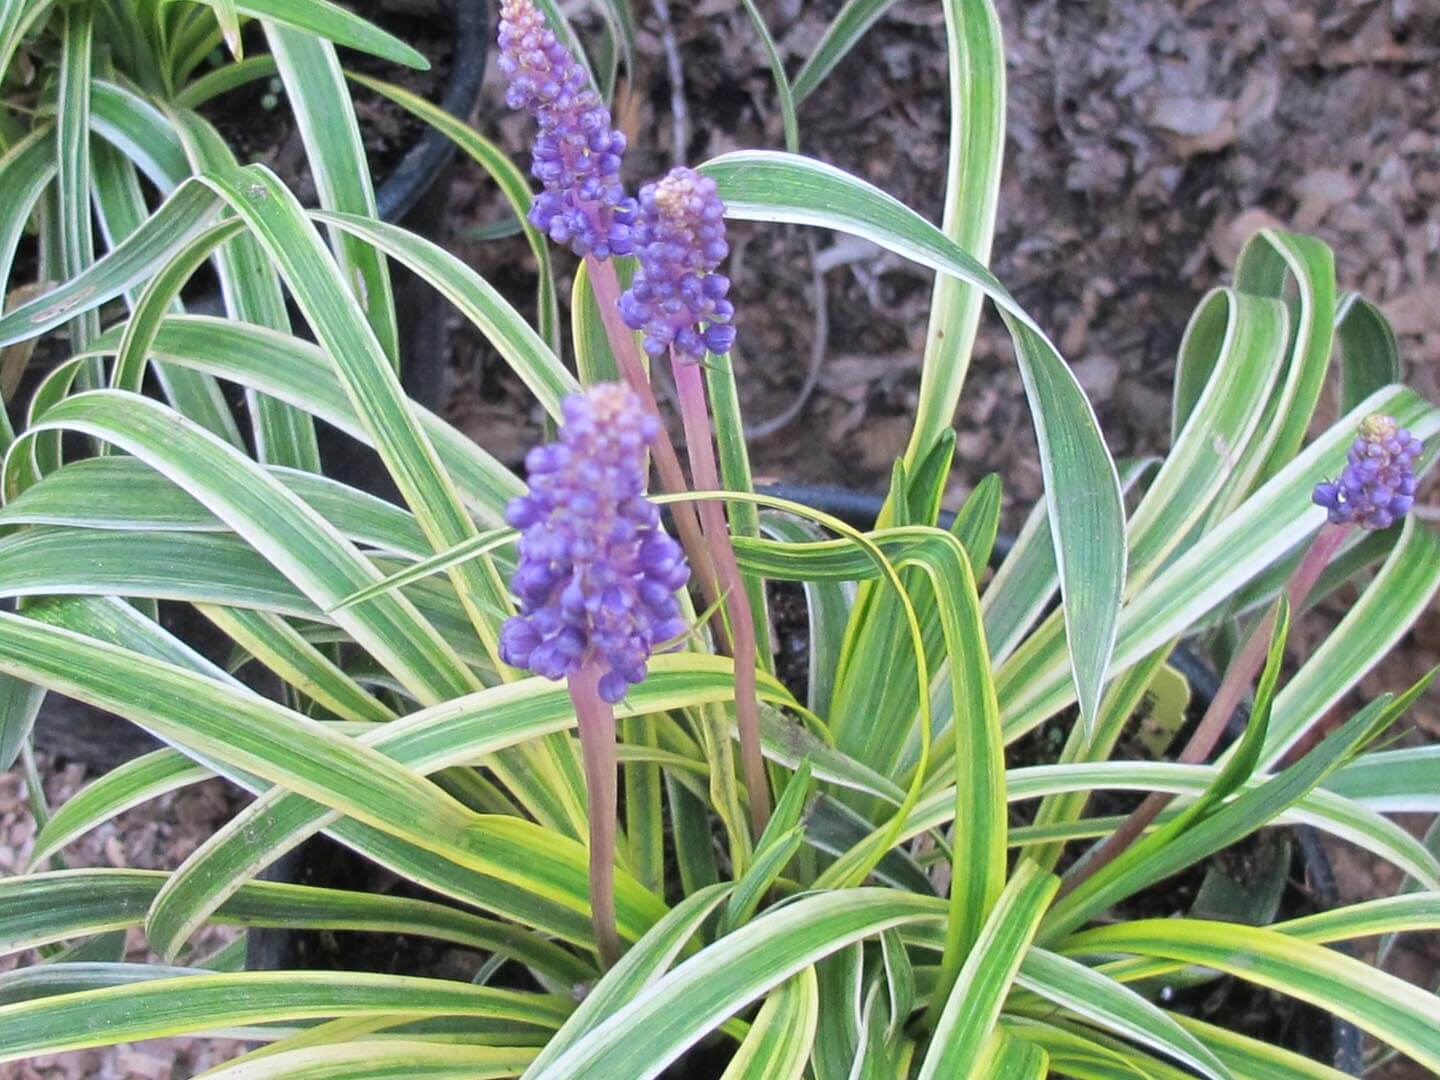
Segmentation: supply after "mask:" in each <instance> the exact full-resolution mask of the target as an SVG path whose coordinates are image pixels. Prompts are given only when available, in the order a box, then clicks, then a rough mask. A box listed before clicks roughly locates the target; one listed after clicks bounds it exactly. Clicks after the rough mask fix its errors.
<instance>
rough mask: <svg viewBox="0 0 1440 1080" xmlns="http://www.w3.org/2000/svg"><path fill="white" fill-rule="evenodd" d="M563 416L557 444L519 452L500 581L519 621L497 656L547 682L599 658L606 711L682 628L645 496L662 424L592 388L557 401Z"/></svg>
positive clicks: (669, 554) (680, 565)
mask: <svg viewBox="0 0 1440 1080" xmlns="http://www.w3.org/2000/svg"><path fill="white" fill-rule="evenodd" d="M564 419H565V422H564V424H563V425H562V427H561V429H560V441H559V442H554V443H549V444H547V445H545V446H537V447H535V449H533V450H531V451H530V453H529V454H527V455H526V457H525V467H526V469H527V470H528V472H529V478H530V491H529V493H528V494H525V495H521V496H519V497H518V498H516V499H513V500H512V501H511V503H510V506H509V507H508V508H507V510H506V513H505V516H506V519H507V520H508V521H509V522H510V524H511V525H513V526H514V527H515V528H517V529H519V530H521V533H520V563H519V565H518V566H517V567H516V569H515V574H514V576H513V577H512V578H511V579H510V591H511V592H513V593H514V594H515V596H516V597H517V598H518V599H519V601H520V614H519V615H516V616H513V617H512V618H510V619H507V620H506V622H505V625H504V626H503V627H502V628H501V631H500V655H501V658H502V659H503V660H504V661H505V662H506V663H507V664H512V665H514V666H515V667H519V668H526V669H528V670H530V671H533V672H534V673H535V674H537V675H543V676H544V677H545V678H547V679H563V678H566V677H567V676H570V675H573V674H575V673H576V672H577V671H579V670H580V668H581V667H582V666H584V665H585V664H587V663H591V662H598V663H599V664H600V665H601V666H602V668H603V669H604V674H603V675H602V676H601V678H600V696H601V697H602V698H604V699H605V700H606V701H609V702H611V703H614V702H616V701H619V700H620V699H621V698H622V697H624V696H625V690H626V687H627V686H629V685H631V684H633V683H638V682H640V681H641V680H642V679H644V678H645V665H646V661H647V660H648V659H649V658H650V654H651V653H652V652H653V651H654V650H655V649H656V647H658V646H659V645H661V644H663V643H664V642H666V641H669V640H672V639H674V638H678V637H679V636H680V635H682V634H683V633H684V632H685V630H686V626H685V622H684V620H682V619H681V618H680V606H679V603H678V602H677V601H676V599H675V592H676V590H677V589H680V588H683V587H684V585H685V583H686V581H688V580H689V578H690V567H689V565H688V564H687V563H686V561H685V556H684V553H683V552H682V551H681V550H680V545H679V544H677V543H676V542H675V541H674V540H672V539H671V538H670V537H669V536H667V535H666V534H665V532H664V530H663V529H662V528H661V526H660V514H659V511H658V510H656V508H655V504H654V503H652V502H651V501H650V500H649V499H647V498H646V497H645V469H646V462H645V448H646V447H647V446H648V445H649V444H650V443H652V442H653V441H654V440H655V438H656V437H657V436H658V435H659V434H660V427H659V422H658V421H657V420H656V419H655V417H654V416H653V415H651V414H650V413H649V412H647V411H646V409H645V407H644V406H643V405H642V404H641V403H640V399H639V398H638V397H636V396H635V394H634V393H632V392H631V391H630V390H629V389H627V388H626V387H624V386H621V385H619V384H617V383H601V384H599V385H596V386H592V387H589V388H588V389H587V390H585V391H584V393H580V394H572V395H571V396H570V397H568V398H566V399H565V403H564Z"/></svg>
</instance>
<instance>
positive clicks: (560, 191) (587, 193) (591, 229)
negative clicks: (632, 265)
mask: <svg viewBox="0 0 1440 1080" xmlns="http://www.w3.org/2000/svg"><path fill="white" fill-rule="evenodd" d="M499 64H500V70H501V71H502V72H503V73H504V75H505V78H506V79H507V80H509V83H510V88H509V90H508V91H507V92H506V95H505V103H506V104H507V105H509V106H510V107H511V108H512V109H527V110H529V112H530V115H532V116H533V117H535V120H536V122H537V123H538V124H539V125H540V134H539V135H538V136H536V138H535V145H534V147H533V148H532V153H533V159H532V163H531V166H530V172H531V175H533V176H534V177H535V178H536V179H537V180H539V181H540V183H541V184H542V185H543V187H544V190H543V191H542V192H541V193H540V194H539V195H537V196H536V197H535V203H534V205H532V206H531V208H530V215H529V216H530V223H531V224H532V225H534V226H535V227H536V228H537V229H539V230H540V231H541V232H543V233H545V234H547V235H548V236H549V237H550V239H551V240H553V241H555V243H557V244H564V245H565V246H567V247H569V248H570V249H571V250H572V251H574V252H575V254H576V255H579V256H581V257H582V258H583V257H584V256H586V255H594V256H595V257H596V258H598V259H607V258H609V257H610V256H611V255H627V254H629V253H630V250H631V238H630V226H631V224H632V223H633V222H634V220H635V209H636V208H635V200H634V199H632V198H630V197H629V196H628V195H626V194H625V188H624V186H623V185H622V184H621V183H620V157H621V155H622V154H624V152H625V136H624V135H623V134H621V133H620V132H618V131H616V130H615V129H614V128H613V127H611V126H610V110H609V109H607V108H606V107H605V104H604V102H602V101H601V100H600V95H599V94H597V93H596V92H595V91H594V90H593V89H592V88H591V86H590V80H589V79H588V78H587V77H586V75H585V71H584V69H583V68H582V67H581V66H580V65H579V63H577V62H576V60H575V58H574V57H573V56H571V55H570V50H569V49H567V48H566V47H565V46H564V44H562V43H561V42H560V40H559V39H558V38H556V36H555V34H554V33H553V32H552V31H551V30H549V29H547V28H546V26H545V17H544V16H543V15H541V14H540V12H539V11H538V10H537V9H536V7H535V4H534V0H505V2H504V4H503V5H502V6H501V8H500V60H499Z"/></svg>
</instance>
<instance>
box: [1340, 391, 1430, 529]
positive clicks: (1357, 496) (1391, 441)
mask: <svg viewBox="0 0 1440 1080" xmlns="http://www.w3.org/2000/svg"><path fill="white" fill-rule="evenodd" d="M1419 458H1420V440H1419V439H1417V438H1416V437H1415V436H1413V435H1411V434H1410V432H1408V431H1406V430H1405V429H1404V428H1402V427H1399V426H1398V425H1397V424H1396V423H1395V420H1394V419H1393V418H1392V417H1389V416H1378V415H1377V416H1371V417H1369V418H1368V419H1367V420H1366V421H1365V422H1364V423H1363V424H1361V425H1360V434H1359V435H1358V436H1356V438H1355V442H1354V445H1352V446H1351V447H1350V453H1349V454H1348V455H1347V456H1346V462H1347V464H1346V466H1345V471H1344V472H1342V473H1341V474H1340V479H1339V480H1337V481H1335V482H1333V483H1331V482H1329V481H1327V482H1325V483H1322V484H1316V485H1315V495H1314V499H1315V502H1316V504H1317V505H1319V506H1323V507H1325V509H1326V510H1328V511H1330V520H1331V522H1333V523H1334V524H1336V525H1349V524H1358V525H1361V526H1363V527H1364V528H1367V529H1385V528H1389V527H1390V526H1391V525H1393V524H1394V523H1395V522H1396V521H1397V520H1398V519H1400V518H1401V517H1404V516H1405V512H1406V511H1407V510H1409V509H1410V506H1411V504H1412V503H1414V501H1415V462H1416V461H1417V460H1419Z"/></svg>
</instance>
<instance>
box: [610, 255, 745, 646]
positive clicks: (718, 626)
mask: <svg viewBox="0 0 1440 1080" xmlns="http://www.w3.org/2000/svg"><path fill="white" fill-rule="evenodd" d="M585 270H586V272H587V274H588V275H589V277H590V287H591V288H592V289H593V290H594V292H595V301H596V303H597V304H599V305H600V321H601V322H602V323H603V324H604V326H605V337H606V338H607V339H608V340H609V342H610V351H611V352H612V353H614V355H615V362H616V364H617V365H618V366H619V368H620V376H621V378H623V379H624V380H625V382H626V384H627V385H628V386H629V387H630V389H631V390H633V391H634V392H635V393H636V394H637V395H638V396H639V398H640V400H641V402H642V403H643V404H644V406H645V408H646V409H648V410H649V412H650V414H651V415H652V416H654V417H656V419H657V420H658V419H659V416H660V407H659V404H658V403H657V402H656V401H655V391H654V389H653V388H652V387H651V385H650V377H649V376H648V375H646V373H645V366H644V365H643V364H642V363H641V362H640V355H639V351H638V350H637V349H636V346H635V335H634V333H632V332H631V330H630V328H629V327H628V326H626V325H625V322H624V320H622V319H621V318H620V309H619V302H620V279H619V278H618V277H617V276H616V274H615V267H614V265H613V264H612V263H611V262H610V261H609V260H608V259H597V258H595V257H594V256H593V255H587V256H586V257H585ZM650 452H651V456H652V458H653V459H654V461H655V474H656V476H658V477H659V479H660V487H661V489H662V490H664V491H666V492H668V493H669V494H671V495H681V494H683V493H685V492H686V491H689V490H690V488H689V486H688V485H687V484H686V483H685V473H684V470H682V469H681V467H680V458H679V456H678V455H677V454H676V453H675V443H674V442H673V441H672V440H671V438H670V432H669V431H667V430H666V428H665V426H664V425H663V424H661V426H660V433H659V435H657V436H656V438H655V441H654V443H652V444H651V447H650ZM670 512H671V515H672V516H673V518H674V521H675V532H676V533H677V534H678V535H679V537H680V544H681V546H682V547H684V548H685V554H686V556H687V557H688V558H689V559H690V568H691V569H692V570H693V571H694V572H695V580H696V582H697V583H698V584H699V586H700V594H701V596H702V597H704V600H705V606H706V607H707V608H713V609H714V610H715V612H716V615H715V618H714V619H713V620H712V624H711V626H712V632H713V633H714V634H715V644H716V646H717V648H719V650H720V651H721V652H724V653H728V652H730V651H731V647H730V636H729V634H728V633H727V632H726V629H725V622H724V620H723V619H721V618H720V617H719V610H720V596H721V591H720V584H719V581H718V578H717V576H716V573H715V566H714V563H713V561H712V560H711V557H710V549H709V547H708V546H707V545H706V543H705V537H704V534H703V533H702V532H701V528H700V519H699V517H698V516H697V514H696V511H695V507H694V506H692V505H691V504H690V503H686V502H681V503H672V504H671V506H670Z"/></svg>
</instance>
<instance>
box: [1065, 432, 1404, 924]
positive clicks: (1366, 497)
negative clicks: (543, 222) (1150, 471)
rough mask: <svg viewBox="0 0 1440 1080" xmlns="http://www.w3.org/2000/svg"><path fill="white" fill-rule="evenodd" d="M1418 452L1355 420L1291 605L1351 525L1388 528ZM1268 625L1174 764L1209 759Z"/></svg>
mask: <svg viewBox="0 0 1440 1080" xmlns="http://www.w3.org/2000/svg"><path fill="white" fill-rule="evenodd" d="M1419 456H1420V440H1419V439H1416V438H1415V437H1414V436H1412V435H1411V434H1410V433H1409V432H1408V431H1406V430H1405V429H1404V428H1400V427H1397V425H1396V423H1395V421H1394V420H1393V419H1391V418H1390V417H1388V416H1372V417H1370V418H1369V419H1367V420H1366V421H1365V422H1364V423H1363V424H1362V425H1361V427H1360V434H1359V435H1358V436H1357V437H1356V439H1355V442H1354V444H1353V445H1352V446H1351V448H1350V451H1349V454H1348V456H1347V464H1346V468H1345V471H1344V473H1343V474H1342V475H1341V478H1340V480H1339V481H1337V482H1335V483H1329V482H1325V483H1321V484H1317V485H1316V487H1315V494H1314V501H1315V503H1316V504H1317V505H1319V506H1323V507H1325V508H1326V510H1327V511H1328V517H1329V522H1328V524H1326V525H1325V526H1324V527H1323V528H1321V530H1320V531H1319V532H1318V533H1316V534H1315V539H1314V540H1312V541H1311V543H1310V546H1309V548H1307V549H1306V551H1305V554H1304V556H1303V557H1302V558H1301V560H1300V564H1299V565H1298V566H1297V567H1296V568H1295V572H1294V573H1293V574H1292V575H1291V576H1290V581H1289V583H1288V584H1287V585H1286V588H1285V595H1286V598H1287V599H1288V601H1289V603H1290V610H1291V611H1297V612H1298V611H1299V610H1300V608H1301V606H1302V605H1303V604H1304V603H1305V598H1306V597H1307V596H1309V595H1310V590H1311V589H1313V588H1314V587H1315V582H1317V581H1318V580H1319V579H1320V575H1321V574H1322V573H1323V572H1324V570H1325V567H1327V566H1328V565H1329V564H1330V560H1331V559H1332V558H1334V557H1335V553H1336V552H1337V551H1339V550H1340V546H1341V544H1343V543H1344V542H1345V538H1346V536H1347V535H1348V534H1349V533H1350V531H1351V529H1352V528H1354V527H1356V526H1357V525H1358V526H1360V527H1363V528H1367V529H1384V528H1388V527H1389V526H1390V525H1392V524H1394V523H1395V522H1396V521H1398V520H1399V519H1400V518H1401V517H1403V516H1404V515H1405V513H1406V512H1407V511H1408V510H1409V509H1410V506H1411V504H1412V502H1413V496H1414V492H1415V473H1414V466H1415V462H1416V460H1417V459H1418V458H1419ZM1274 631H1275V611H1274V609H1273V608H1272V609H1271V610H1270V611H1268V612H1267V613H1266V614H1265V617H1264V618H1263V619H1261V620H1260V622H1259V623H1258V624H1257V625H1256V627H1255V629H1254V630H1253V631H1252V632H1251V634H1250V636H1249V637H1248V638H1247V639H1246V641H1245V644H1244V645H1243V646H1242V647H1241V649H1240V652H1239V653H1237V654H1236V656H1235V658H1234V659H1233V660H1232V661H1231V663H1230V666H1229V668H1227V669H1226V671H1225V676H1224V678H1223V679H1222V680H1221V682H1220V687H1219V689H1218V690H1216V692H1215V697H1214V698H1213V699H1211V701H1210V705H1209V707H1208V708H1207V709H1206V710H1205V715H1204V716H1203V717H1201V719H1200V723H1199V725H1198V726H1197V727H1196V728H1195V733H1194V734H1193V735H1191V736H1190V741H1189V742H1188V743H1186V745H1185V748H1184V749H1183V750H1182V751H1181V752H1180V757H1179V761H1180V763H1181V764H1184V765H1198V764H1201V763H1202V762H1205V761H1207V760H1209V758H1210V754H1211V752H1212V751H1213V750H1214V749H1215V744H1216V743H1217V742H1219V740H1220V736H1221V735H1222V734H1224V732H1225V726H1226V724H1227V723H1228V722H1229V720H1230V716H1231V714H1232V713H1233V712H1234V711H1235V707H1236V706H1237V705H1239V704H1240V701H1241V699H1242V698H1243V697H1244V696H1245V694H1246V693H1247V692H1248V691H1249V689H1250V684H1251V683H1253V682H1254V681H1255V677H1256V675H1258V674H1259V673H1260V668H1261V666H1262V665H1263V664H1264V662H1265V654H1266V652H1267V650H1268V649H1269V645H1270V637H1271V635H1272V634H1273V633H1274ZM1174 798H1175V796H1174V795H1169V794H1164V793H1160V792H1156V793H1154V794H1151V795H1149V796H1147V797H1146V799H1145V801H1144V802H1142V803H1141V804H1140V805H1139V806H1138V807H1136V809H1135V810H1134V812H1133V813H1131V815H1130V816H1129V817H1128V818H1126V819H1125V821H1124V822H1122V823H1121V825H1120V827H1119V828H1118V829H1116V830H1115V831H1114V832H1113V833H1111V834H1110V835H1109V836H1108V837H1107V838H1106V839H1105V841H1104V842H1103V843H1102V844H1100V846H1099V847H1097V848H1096V849H1095V850H1094V851H1092V852H1091V853H1090V855H1089V857H1088V858H1086V859H1085V860H1084V861H1083V862H1081V863H1078V864H1076V866H1075V867H1074V869H1073V870H1071V872H1070V873H1069V874H1067V875H1066V876H1065V881H1064V884H1063V885H1062V887H1061V890H1060V896H1065V895H1066V894H1068V893H1070V892H1072V891H1074V889H1075V888H1076V887H1077V886H1079V885H1080V884H1081V883H1082V882H1084V881H1086V880H1087V879H1089V878H1091V877H1093V876H1094V875H1095V874H1096V873H1098V872H1099V871H1100V870H1102V869H1103V868H1104V867H1106V866H1108V865H1109V864H1110V863H1112V862H1114V861H1115V859H1116V858H1117V857H1119V855H1120V854H1121V853H1122V852H1124V851H1125V849H1126V848H1128V847H1130V845H1131V844H1133V843H1134V842H1135V841H1136V840H1138V839H1139V838H1140V836H1141V835H1142V834H1143V833H1144V832H1145V830H1146V829H1147V828H1149V826H1150V824H1151V823H1152V822H1153V821H1154V820H1155V819H1156V818H1157V817H1159V816H1160V812H1161V811H1162V810H1164V809H1165V807H1166V806H1168V805H1169V804H1170V803H1171V801H1172V800H1173V799H1174Z"/></svg>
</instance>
